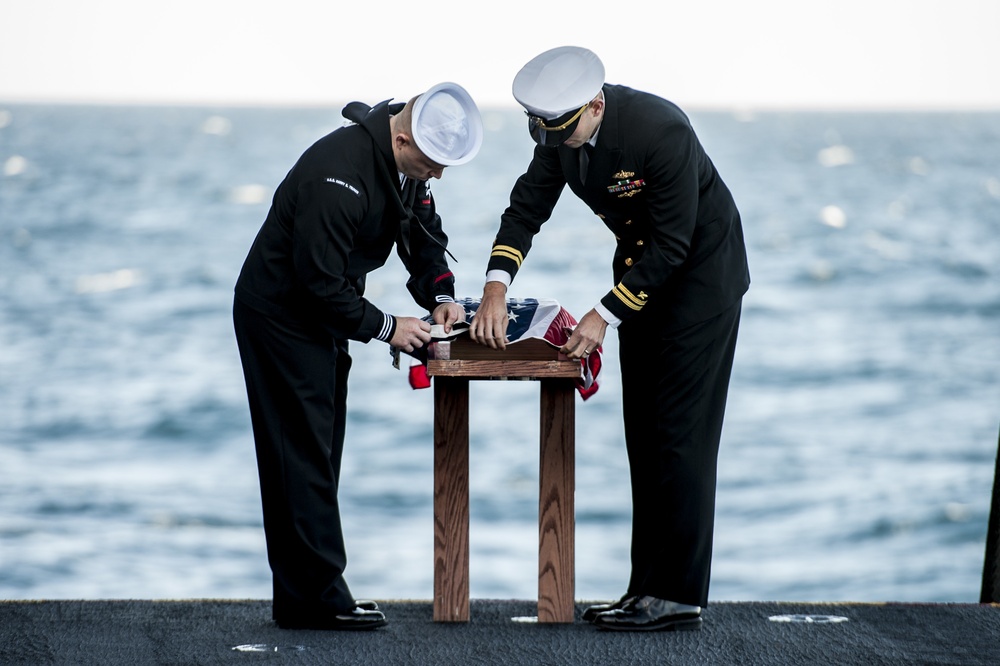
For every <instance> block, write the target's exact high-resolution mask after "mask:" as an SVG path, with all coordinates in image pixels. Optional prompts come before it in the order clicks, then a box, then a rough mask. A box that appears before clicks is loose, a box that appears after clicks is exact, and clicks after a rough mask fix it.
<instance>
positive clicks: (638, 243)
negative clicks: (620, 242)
mask: <svg viewBox="0 0 1000 666" xmlns="http://www.w3.org/2000/svg"><path fill="white" fill-rule="evenodd" d="M635 244H636V245H645V244H646V242H645V241H641V240H637V241H636V242H635Z"/></svg>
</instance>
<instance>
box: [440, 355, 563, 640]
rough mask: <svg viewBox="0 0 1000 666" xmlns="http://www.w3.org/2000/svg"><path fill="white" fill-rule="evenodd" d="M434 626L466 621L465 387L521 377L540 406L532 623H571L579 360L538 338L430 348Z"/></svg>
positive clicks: (467, 414)
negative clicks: (535, 389)
mask: <svg viewBox="0 0 1000 666" xmlns="http://www.w3.org/2000/svg"><path fill="white" fill-rule="evenodd" d="M427 373H428V374H429V375H430V376H431V377H433V378H434V380H433V381H434V621H435V622H468V620H469V381H470V380H473V379H480V380H506V379H526V380H538V381H539V382H540V385H541V401H540V404H539V410H540V417H541V421H540V423H541V428H540V442H539V497H538V621H539V622H573V609H574V599H573V595H574V586H573V584H574V559H573V558H574V550H573V543H574V527H575V522H574V505H573V493H574V485H575V476H574V464H575V452H574V446H575V441H574V434H575V433H574V418H575V407H576V403H575V398H576V383H575V380H577V379H579V378H580V377H581V375H582V367H581V364H580V362H579V361H578V360H571V359H568V358H567V357H565V356H563V355H561V354H559V353H558V350H557V349H555V348H554V347H552V346H551V345H549V343H547V342H545V341H544V340H541V339H538V338H531V339H527V340H520V341H518V342H516V343H514V344H511V345H508V347H507V349H506V350H505V351H498V350H493V349H489V348H488V347H483V346H480V345H477V344H476V343H474V342H472V341H471V340H469V339H468V338H467V337H460V338H456V339H454V340H451V341H447V342H436V343H433V344H432V345H431V349H430V358H429V360H428V362H427Z"/></svg>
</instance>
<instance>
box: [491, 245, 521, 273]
mask: <svg viewBox="0 0 1000 666" xmlns="http://www.w3.org/2000/svg"><path fill="white" fill-rule="evenodd" d="M490 256H491V257H506V258H507V259H512V260H513V261H514V263H516V264H517V266H518V268H520V267H521V262H522V261H524V255H523V254H521V251H520V250H518V249H517V248H516V247H511V246H510V245H497V246H495V247H494V248H493V252H491V253H490Z"/></svg>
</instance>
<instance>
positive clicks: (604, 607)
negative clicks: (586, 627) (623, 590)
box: [583, 594, 632, 622]
mask: <svg viewBox="0 0 1000 666" xmlns="http://www.w3.org/2000/svg"><path fill="white" fill-rule="evenodd" d="M631 599H632V597H630V596H629V595H627V594H626V595H625V596H624V597H622V598H621V599H619V600H618V601H614V602H612V603H610V604H596V605H594V606H588V607H587V609H586V610H585V611H583V621H584V622H593V621H594V618H595V617H597V614H598V613H606V612H607V611H613V610H617V609H619V608H621V607H622V606H624V605H625V604H626V602H628V601H629V600H631Z"/></svg>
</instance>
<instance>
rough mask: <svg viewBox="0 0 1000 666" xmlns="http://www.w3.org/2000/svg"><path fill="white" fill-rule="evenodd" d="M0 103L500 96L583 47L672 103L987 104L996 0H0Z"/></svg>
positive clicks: (999, 55) (999, 84)
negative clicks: (448, 86) (520, 73)
mask: <svg viewBox="0 0 1000 666" xmlns="http://www.w3.org/2000/svg"><path fill="white" fill-rule="evenodd" d="M0 8H2V9H0V103H2V102H18V101H41V102H50V101H52V102H99V103H100V102H115V103H118V102H125V103H133V102H138V103H161V102H164V103H210V104H218V103H223V104H225V103H239V104H262V103H263V104H309V105H312V104H321V105H326V104H335V103H339V102H341V101H350V100H352V99H361V100H364V101H367V102H371V103H374V102H376V101H380V100H382V99H386V98H389V97H393V98H396V99H399V100H402V99H405V98H408V97H410V96H411V95H413V94H416V93H419V92H421V91H422V90H424V89H426V88H428V87H430V86H431V85H433V84H435V83H438V82H440V81H445V80H451V81H456V82H458V83H460V84H462V85H463V86H465V87H466V88H467V89H468V90H469V92H470V93H472V95H473V97H474V98H475V99H476V100H477V102H479V104H480V105H481V106H487V105H510V106H513V105H514V101H513V98H512V97H511V94H510V83H511V81H512V79H513V77H514V74H515V73H516V72H517V70H518V69H520V67H521V66H522V65H523V64H524V63H525V62H526V61H527V60H529V59H530V58H531V57H533V56H534V55H536V54H537V53H540V52H541V51H544V50H546V49H549V48H552V47H555V46H562V45H565V44H577V45H580V46H586V47H588V48H590V49H592V50H594V51H596V52H597V53H598V55H599V56H601V58H602V60H603V61H604V63H605V66H606V69H607V78H608V81H609V82H612V83H622V84H626V85H630V86H633V87H636V88H640V89H644V90H649V91H651V92H656V93H658V94H660V95H662V96H664V97H667V98H669V99H671V100H673V101H675V102H677V103H679V104H681V105H682V106H688V107H814V108H815V107H818V108H893V109H898V108H914V107H916V108H963V109H966V108H989V109H1000V38H998V34H1000V0H836V1H834V2H828V1H826V0H753V1H751V0H720V1H716V2H713V1H711V0H708V1H694V0H688V1H687V2H683V3H679V2H671V1H670V0H657V1H655V2H644V1H642V0H633V1H631V2H619V3H609V2H593V1H590V0H577V1H576V2H565V3H559V2H538V1H537V0H535V1H533V2H526V1H522V0H495V1H493V2H482V3H480V2H476V0H463V1H460V0H439V1H436V0H431V1H428V2H403V1H402V0H381V1H380V0H363V1H361V0H355V1H354V2H338V1H336V0H327V1H324V2H320V1H317V0H281V1H280V2H268V3H265V2H260V1H258V2H254V1H253V0H241V1H237V0H217V1H214V0H171V1H170V2H164V3H147V2H137V1H136V0H86V1H80V0H74V1H69V0H0Z"/></svg>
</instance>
